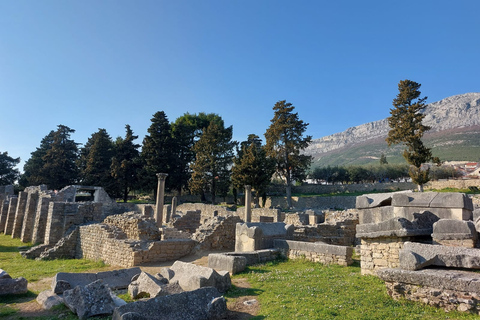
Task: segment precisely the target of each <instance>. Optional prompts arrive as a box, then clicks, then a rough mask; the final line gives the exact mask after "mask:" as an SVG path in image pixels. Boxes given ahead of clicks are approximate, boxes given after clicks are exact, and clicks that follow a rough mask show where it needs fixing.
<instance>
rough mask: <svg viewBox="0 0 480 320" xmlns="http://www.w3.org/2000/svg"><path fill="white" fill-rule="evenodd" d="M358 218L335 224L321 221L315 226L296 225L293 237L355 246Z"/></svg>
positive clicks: (307, 240)
mask: <svg viewBox="0 0 480 320" xmlns="http://www.w3.org/2000/svg"><path fill="white" fill-rule="evenodd" d="M357 224H358V219H356V220H355V219H352V220H345V221H340V222H337V223H335V224H329V223H321V224H317V225H313V226H296V227H295V230H294V232H293V239H294V240H296V241H305V242H317V241H321V242H325V243H327V244H331V245H339V246H354V245H356V244H357V240H356V237H355V232H356V230H355V228H356V226H357Z"/></svg>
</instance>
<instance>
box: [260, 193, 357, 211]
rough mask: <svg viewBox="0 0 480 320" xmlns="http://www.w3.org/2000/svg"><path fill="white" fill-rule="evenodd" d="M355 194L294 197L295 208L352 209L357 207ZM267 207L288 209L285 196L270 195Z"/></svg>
mask: <svg viewBox="0 0 480 320" xmlns="http://www.w3.org/2000/svg"><path fill="white" fill-rule="evenodd" d="M355 199H356V197H355V196H330V197H292V205H293V207H294V208H295V209H310V208H316V209H343V210H345V209H351V208H355ZM265 207H267V208H283V209H287V208H288V206H287V199H286V198H285V197H269V198H267V201H266V203H265Z"/></svg>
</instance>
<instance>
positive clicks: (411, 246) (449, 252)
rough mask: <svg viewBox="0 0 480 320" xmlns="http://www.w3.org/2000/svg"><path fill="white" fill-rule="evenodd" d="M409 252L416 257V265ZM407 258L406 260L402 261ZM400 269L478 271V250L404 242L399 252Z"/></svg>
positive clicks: (479, 258) (479, 261) (479, 265)
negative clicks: (439, 268)
mask: <svg viewBox="0 0 480 320" xmlns="http://www.w3.org/2000/svg"><path fill="white" fill-rule="evenodd" d="M403 251H410V252H412V253H413V254H415V255H416V256H419V257H418V258H416V259H417V261H418V263H415V261H413V259H412V258H411V257H408V255H409V254H408V253H403ZM402 258H407V260H405V261H404V260H402ZM399 259H400V267H401V268H402V269H406V270H417V269H419V268H421V267H425V266H427V265H432V266H440V267H449V268H464V269H480V250H478V249H471V248H462V247H449V246H441V245H431V244H424V243H416V242H405V243H404V245H403V249H402V250H400V256H399Z"/></svg>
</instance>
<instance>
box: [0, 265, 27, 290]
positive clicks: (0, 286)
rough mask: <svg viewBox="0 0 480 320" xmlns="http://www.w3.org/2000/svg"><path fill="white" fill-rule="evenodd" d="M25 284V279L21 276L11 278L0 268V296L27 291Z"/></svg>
mask: <svg viewBox="0 0 480 320" xmlns="http://www.w3.org/2000/svg"><path fill="white" fill-rule="evenodd" d="M27 284H28V282H27V279H25V278H23V277H20V278H16V279H12V277H11V276H10V275H9V274H8V273H7V272H5V271H4V270H2V269H0V296H2V295H10V294H23V293H27V292H28V289H27Z"/></svg>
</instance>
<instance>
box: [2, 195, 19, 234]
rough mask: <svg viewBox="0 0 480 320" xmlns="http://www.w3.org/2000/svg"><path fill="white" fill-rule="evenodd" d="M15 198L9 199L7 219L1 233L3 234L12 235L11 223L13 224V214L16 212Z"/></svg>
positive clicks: (16, 199)
mask: <svg viewBox="0 0 480 320" xmlns="http://www.w3.org/2000/svg"><path fill="white" fill-rule="evenodd" d="M17 202H18V198H17V197H11V198H10V201H9V203H8V213H7V219H6V221H5V229H4V231H3V233H4V234H12V231H13V223H14V222H15V212H16V210H17Z"/></svg>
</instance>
